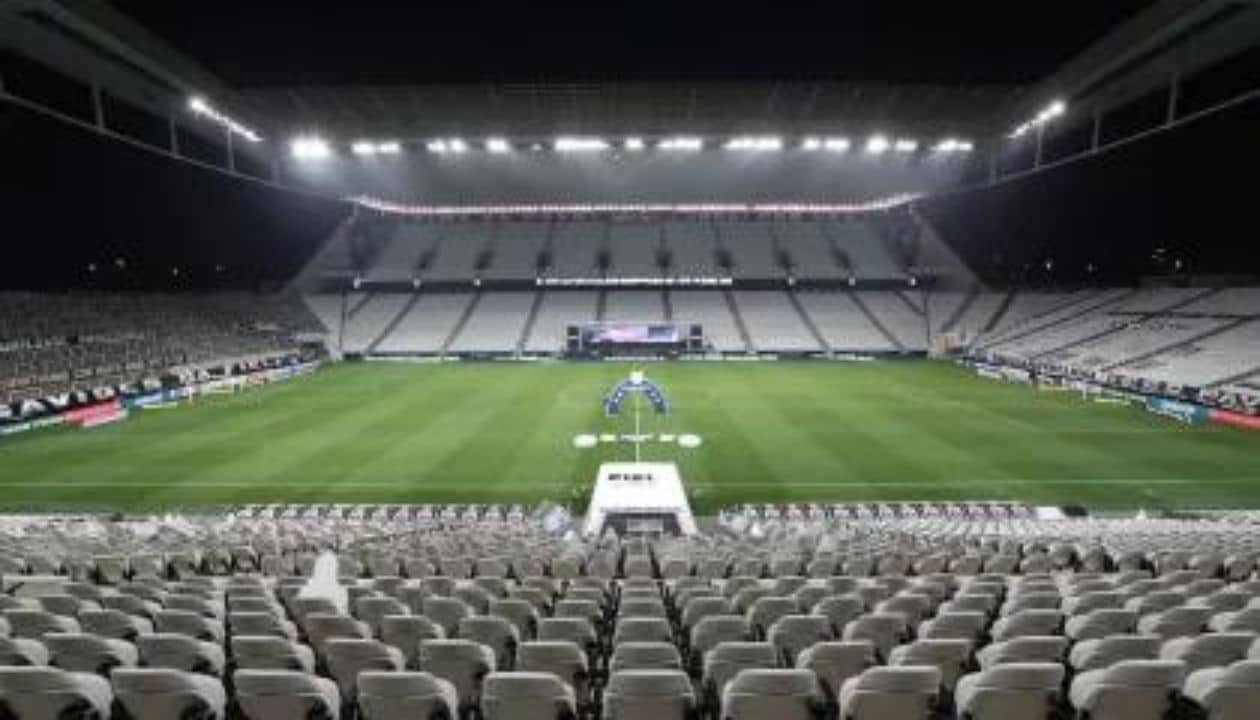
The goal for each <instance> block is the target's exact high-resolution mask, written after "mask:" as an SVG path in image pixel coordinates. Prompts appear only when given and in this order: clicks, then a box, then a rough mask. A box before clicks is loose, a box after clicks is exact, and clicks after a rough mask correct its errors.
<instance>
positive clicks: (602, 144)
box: [552, 137, 608, 152]
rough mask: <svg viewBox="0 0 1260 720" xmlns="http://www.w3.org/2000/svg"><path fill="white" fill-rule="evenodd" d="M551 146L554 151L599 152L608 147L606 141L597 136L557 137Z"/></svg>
mask: <svg viewBox="0 0 1260 720" xmlns="http://www.w3.org/2000/svg"><path fill="white" fill-rule="evenodd" d="M552 148H553V149H555V151H556V152H599V151H600V150H607V149H608V141H606V140H604V139H603V138H597V137H558V138H556V141H555V143H554V144H553V145H552Z"/></svg>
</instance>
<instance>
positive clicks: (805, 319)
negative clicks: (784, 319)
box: [788, 290, 833, 353]
mask: <svg viewBox="0 0 1260 720" xmlns="http://www.w3.org/2000/svg"><path fill="white" fill-rule="evenodd" d="M788 299H789V300H791V301H792V307H793V308H794V309H795V310H796V314H797V315H799V316H800V318H801V322H802V323H804V324H805V327H806V328H807V329H808V330H809V334H810V335H812V336H813V338H814V342H816V343H818V347H820V348H822V349H823V350H824V351H825V352H828V353H830V352H831V351H832V350H833V348H832V347H831V344H830V343H828V342H827V338H826V337H824V336H823V334H822V332H820V331H819V330H818V326H817V325H815V324H814V319H813V318H812V317H810V316H809V313H808V312H806V311H805V306H804V305H802V304H801V299H800V298H799V297H797V295H796V292H795V291H793V290H789V291H788Z"/></svg>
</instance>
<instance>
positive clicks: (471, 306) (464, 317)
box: [442, 289, 482, 355]
mask: <svg viewBox="0 0 1260 720" xmlns="http://www.w3.org/2000/svg"><path fill="white" fill-rule="evenodd" d="M481 294H482V293H481V290H480V289H479V290H477V291H476V292H475V293H473V297H472V300H471V301H470V302H469V303H468V304H467V305H465V306H464V312H462V313H460V316H459V320H457V321H456V322H455V327H453V328H451V334H450V335H447V336H446V340H445V341H444V342H443V343H442V354H443V355H445V354H446V353H447V351H449V350H450V349H451V346H452V345H454V344H455V340H456V338H458V337H459V334H460V333H462V332H463V331H464V327H465V326H467V325H468V319H469V318H471V317H472V315H473V313H474V312H476V310H477V305H478V304H480V303H481Z"/></svg>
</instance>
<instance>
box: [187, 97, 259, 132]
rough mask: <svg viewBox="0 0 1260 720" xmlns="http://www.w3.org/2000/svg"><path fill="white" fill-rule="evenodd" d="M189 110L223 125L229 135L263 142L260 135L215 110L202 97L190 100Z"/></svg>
mask: <svg viewBox="0 0 1260 720" xmlns="http://www.w3.org/2000/svg"><path fill="white" fill-rule="evenodd" d="M188 110H189V112H191V113H193V114H194V115H197V116H202V117H206V118H208V119H209V120H211V121H213V122H216V123H218V124H219V125H222V126H223V127H224V128H225V129H226V130H227V131H228V133H231V134H234V135H240V136H241V137H243V138H245V139H246V140H248V141H250V142H262V138H261V137H259V136H258V133H256V132H254V131H253V130H250V129H249V128H247V127H245V126H244V125H242V124H240V123H238V122H237V121H235V120H233V119H232V118H230V117H228V116H227V115H225V114H223V113H221V112H219V111H218V110H215V109H214V108H213V107H212V106H211V105H210V103H209V102H208V101H207V100H206V99H205V98H203V97H201V96H200V95H194V96H192V97H190V98H188Z"/></svg>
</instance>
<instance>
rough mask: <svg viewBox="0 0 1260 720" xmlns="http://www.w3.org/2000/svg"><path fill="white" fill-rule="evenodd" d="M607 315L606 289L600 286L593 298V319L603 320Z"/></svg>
mask: <svg viewBox="0 0 1260 720" xmlns="http://www.w3.org/2000/svg"><path fill="white" fill-rule="evenodd" d="M607 317H608V290H607V289H604V288H600V291H599V295H598V296H597V297H596V299H595V320H596V321H597V322H603V321H604V319H605V318H607Z"/></svg>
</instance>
